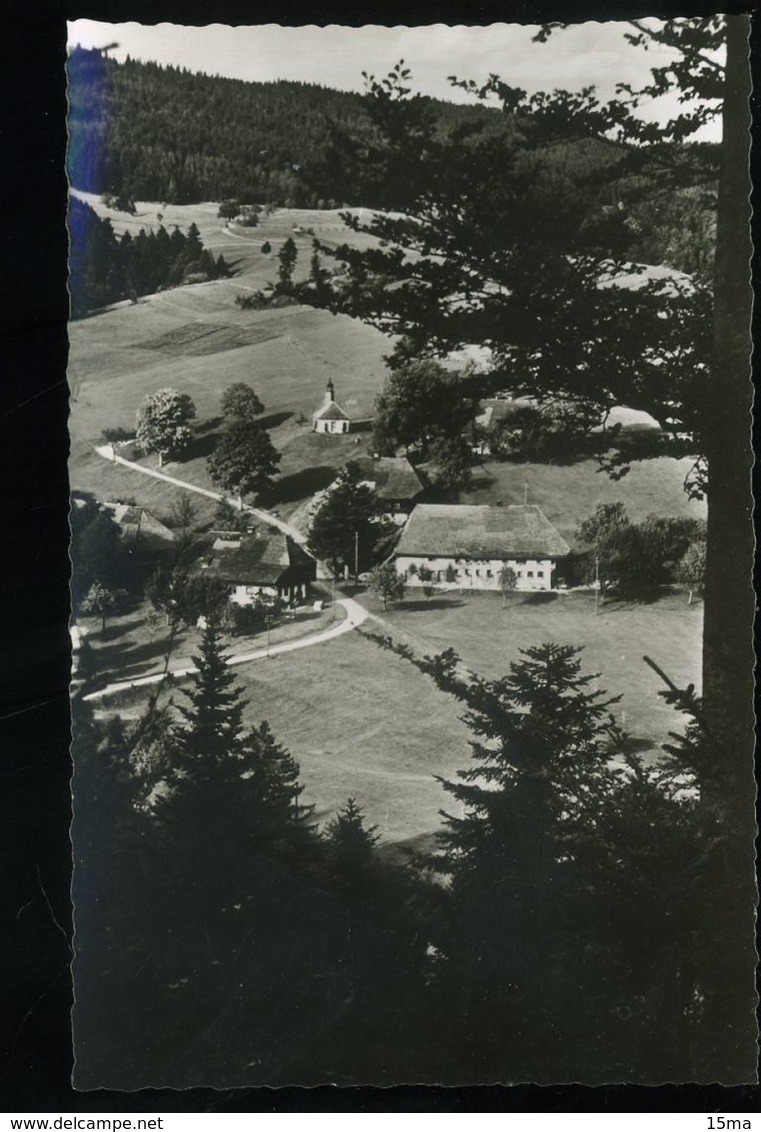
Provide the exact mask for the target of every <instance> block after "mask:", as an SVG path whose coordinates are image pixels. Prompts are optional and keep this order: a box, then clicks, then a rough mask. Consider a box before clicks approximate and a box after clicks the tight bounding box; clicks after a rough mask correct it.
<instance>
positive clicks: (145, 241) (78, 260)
mask: <svg viewBox="0 0 761 1132" xmlns="http://www.w3.org/2000/svg"><path fill="white" fill-rule="evenodd" d="M69 231H70V233H71V256H70V275H69V292H70V294H71V315H72V318H81V317H82V316H83V315H86V314H87V313H88V312H89V311H91V310H95V309H96V308H97V307H102V306H106V305H107V304H108V303H115V302H118V301H119V300H120V299H127V298H131V299H132V300H133V301H135V300H136V299H137V297H138V296H139V295H149V294H152V293H153V292H155V291H161V290H163V289H164V288H166V287H177V286H180V285H181V284H183V283H201V282H205V281H206V280H208V279H219V278H221V277H225V276H227V275H229V274H230V269H229V267H228V265H227V263H226V262H225V258H224V256H221V255H220V256H217V258H216V259H215V258H214V256H213V255H212V254H211V252H210V251H209V250H208V249H207V248H205V247H204V246H203V243H202V241H201V238H200V235H199V232H198V228H197V227H196V226H195V224H191V225H190V227H189V228H188V231H187V234H185V233H184V232H181V231H180V229H179V228H174V229H173V231H172V232H171V234H170V233H169V232H167V230H166V228H164V227H163V226H162V225H161V224H160V225H159V226H158V229H157V231H154V230H153V229H152V228H149V230H148V231H147V232H146V230H145V229H144V228H141V229H140V231H139V232H138V234H137V236H136V237H135V238H134V239H133V237H132V236H131V234H130V233H129V232H124V233H123V234H122V235H121V236H117V235H116V233H115V232H114V230H113V228H112V226H111V222H110V221H109V220H101V218H100V217H99V216H98V215H97V214H96V213H95V211H94V210H93V209H92V208H90V206H89V205H88V204H85V202H84V201H81V200H78V199H77V198H76V197H71V199H70V200H69Z"/></svg>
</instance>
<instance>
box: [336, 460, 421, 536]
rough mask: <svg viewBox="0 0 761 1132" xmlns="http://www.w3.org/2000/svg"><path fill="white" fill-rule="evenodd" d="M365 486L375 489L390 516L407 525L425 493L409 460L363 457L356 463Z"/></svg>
mask: <svg viewBox="0 0 761 1132" xmlns="http://www.w3.org/2000/svg"><path fill="white" fill-rule="evenodd" d="M353 463H354V464H356V466H357V467H358V468H359V472H360V475H361V477H362V482H363V483H366V484H367V485H368V486H369V487H371V488H372V489H373V491H374V492H375V494H376V495H377V496H378V499H379V500H380V501H381V503H382V504H383V505H384V507H385V508H386V509H387V512H388V514H389V515H390V516H391V518H392V519H394V520H395V521H397V522H404V520H405V519H406V517H407V516H408V515H409V514H410V512H411V511H412V509H413V507H414V506H415V504H416V503H417V501H418V500H419V499H420V497H421V495H422V494H423V492H424V491H425V484H424V483H423V481H422V479H421V478H420V476H419V475H418V473H417V472H416V471H415V469H414V468H413V466H412V464H411V463H410V462H409V460H408V459H407V457H406V456H372V457H370V456H362V457H360V458H359V459H358V460H354V461H353Z"/></svg>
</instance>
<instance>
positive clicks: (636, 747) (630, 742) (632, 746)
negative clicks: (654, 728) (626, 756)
mask: <svg viewBox="0 0 761 1132" xmlns="http://www.w3.org/2000/svg"><path fill="white" fill-rule="evenodd" d="M624 746H625V747H626V750H627V751H628V752H629V753H630V754H632V755H641V754H644V752H645V751H657V750H658V745H657V743H654V742H653V740H652V739H646V738H643V737H639V738H638V737H637V736H636V735H627V736H626V740H625V743H624Z"/></svg>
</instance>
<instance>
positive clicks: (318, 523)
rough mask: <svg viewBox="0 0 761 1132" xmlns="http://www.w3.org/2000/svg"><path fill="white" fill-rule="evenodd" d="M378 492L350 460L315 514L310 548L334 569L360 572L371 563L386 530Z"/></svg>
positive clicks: (310, 533) (310, 536)
mask: <svg viewBox="0 0 761 1132" xmlns="http://www.w3.org/2000/svg"><path fill="white" fill-rule="evenodd" d="M381 513H382V508H381V504H380V502H379V500H378V496H377V495H376V494H375V492H374V491H373V489H372V488H371V487H370V486H369V485H368V484H366V483H364V482H363V481H362V478H361V473H360V470H359V467H358V466H357V465H356V464H353V463H351V462H350V463H348V464H347V465H346V467H345V468H344V469H343V470H342V472H341V473H340V475H339V476H338V479H337V481H336V483H335V485H334V486H333V487H331V488H330V490H329V492H328V494H327V497H326V498H325V500H324V501H323V503H322V505H321V507H320V508H319V509H318V511H317V513H316V514H315V516H314V520H313V522H312V526H311V529H310V531H309V549H310V550H311V552H312V554H314V555H315V556H316V557H317V558H322V559H325V560H326V561H328V562H330V563H331V565H332V566H333V569H334V570H335V571H338V569H339V568H340V567H345V568H346V569H348V570H351V571H352V572H353V573H354V572H356V573H361V571H362V570H363V569H367V567H368V566H369V565H372V562H373V559H374V557H375V555H376V553H377V547H378V544H379V541H380V539H381V538H382V536H383V534H384V533H385V531H384V529H383V526H382V524H381V523H380V521H379V519H380V515H381Z"/></svg>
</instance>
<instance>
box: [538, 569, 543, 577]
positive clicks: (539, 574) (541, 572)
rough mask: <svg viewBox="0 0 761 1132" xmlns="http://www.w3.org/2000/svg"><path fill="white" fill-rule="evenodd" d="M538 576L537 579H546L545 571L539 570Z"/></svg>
mask: <svg viewBox="0 0 761 1132" xmlns="http://www.w3.org/2000/svg"><path fill="white" fill-rule="evenodd" d="M536 576H537V578H543V577H544V570H537V572H536Z"/></svg>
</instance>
